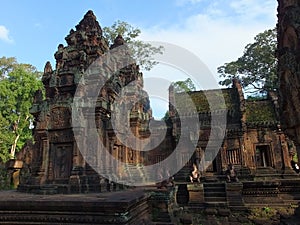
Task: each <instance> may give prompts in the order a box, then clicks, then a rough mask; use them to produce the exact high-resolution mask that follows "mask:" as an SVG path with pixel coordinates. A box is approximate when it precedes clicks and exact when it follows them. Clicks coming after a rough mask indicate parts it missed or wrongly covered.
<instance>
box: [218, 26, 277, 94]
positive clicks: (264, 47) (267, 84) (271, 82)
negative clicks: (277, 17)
mask: <svg viewBox="0 0 300 225" xmlns="http://www.w3.org/2000/svg"><path fill="white" fill-rule="evenodd" d="M276 35H277V32H276V28H274V29H269V30H266V31H264V32H262V33H259V34H258V35H256V36H255V38H254V43H251V44H248V45H246V47H245V50H244V54H243V55H242V56H241V57H239V58H238V59H237V60H236V61H233V62H230V63H225V64H224V65H223V66H220V67H218V73H219V74H220V78H221V79H222V80H221V81H220V82H219V84H221V85H224V86H229V85H231V83H232V79H233V78H238V79H239V80H240V81H241V84H242V86H243V87H244V88H245V89H247V90H246V91H247V92H252V93H258V92H260V93H267V92H268V91H270V90H273V91H274V90H276V89H277V88H278V78H277V59H276V55H275V51H276V48H277V39H276Z"/></svg>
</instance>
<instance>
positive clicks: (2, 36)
mask: <svg viewBox="0 0 300 225" xmlns="http://www.w3.org/2000/svg"><path fill="white" fill-rule="evenodd" d="M0 40H2V41H5V42H8V43H12V42H13V39H11V38H10V37H9V30H8V29H7V28H6V27H5V26H3V25H0Z"/></svg>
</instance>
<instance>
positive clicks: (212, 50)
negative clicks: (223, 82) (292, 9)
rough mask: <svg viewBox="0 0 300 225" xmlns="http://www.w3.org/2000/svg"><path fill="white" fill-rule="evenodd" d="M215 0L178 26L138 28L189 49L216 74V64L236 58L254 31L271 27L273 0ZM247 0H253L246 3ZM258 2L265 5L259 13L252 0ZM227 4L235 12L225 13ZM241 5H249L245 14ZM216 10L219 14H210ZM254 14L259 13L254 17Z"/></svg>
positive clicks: (148, 36) (147, 36) (153, 37)
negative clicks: (231, 13)
mask: <svg viewBox="0 0 300 225" xmlns="http://www.w3.org/2000/svg"><path fill="white" fill-rule="evenodd" d="M216 2H217V1H215V2H214V6H215V7H214V8H213V7H211V6H208V7H207V11H206V12H207V13H205V14H197V15H191V16H190V17H189V18H186V20H185V21H184V22H183V23H182V24H181V25H180V26H176V27H169V28H166V27H164V28H157V27H156V28H149V29H142V30H143V32H142V36H141V38H142V39H144V40H149V41H165V42H170V43H173V44H176V45H179V46H181V47H184V48H186V49H188V50H190V51H191V52H193V53H194V54H196V55H197V56H198V57H199V58H200V59H201V60H202V61H203V62H204V63H205V64H206V65H207V66H208V67H209V69H210V70H211V71H212V73H214V74H215V75H216V77H217V72H216V70H217V67H219V66H221V65H223V64H224V63H225V62H230V61H233V60H236V59H237V58H238V57H239V56H241V55H242V54H243V50H244V47H245V46H246V45H247V44H248V43H251V42H253V40H254V39H253V38H254V37H255V35H257V34H258V33H260V32H263V31H264V30H266V29H269V28H273V27H275V24H276V13H275V11H276V6H277V5H276V2H275V3H274V1H273V0H272V2H273V5H270V1H269V0H265V2H267V3H261V1H259V0H251V1H250V0H242V1H241V0H232V1H231V2H230V5H227V9H226V10H225V9H224V8H225V7H226V6H225V3H223V5H221V4H216ZM238 2H241V3H238ZM251 2H252V3H253V4H250V3H251ZM259 2H260V3H261V4H263V5H268V7H265V8H264V10H265V12H263V13H262V12H261V10H260V9H258V8H257V7H256V5H255V3H256V4H257V5H258V6H259V4H258V3H259ZM239 4H240V5H239ZM271 6H272V7H271ZM222 7H223V8H222ZM228 7H231V8H233V9H234V10H235V12H238V13H239V16H238V17H236V15H235V16H233V15H228V14H229V9H228ZM245 8H248V9H249V14H246V9H245ZM239 10H240V11H239ZM242 12H244V13H245V14H243V13H242ZM216 14H218V15H222V16H219V17H218V16H213V15H216ZM254 15H256V16H255V17H257V15H261V17H260V18H259V19H254V18H253V16H254Z"/></svg>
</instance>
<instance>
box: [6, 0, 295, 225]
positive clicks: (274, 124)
mask: <svg viewBox="0 0 300 225" xmlns="http://www.w3.org/2000/svg"><path fill="white" fill-rule="evenodd" d="M296 2H297V1H279V8H278V17H279V24H278V31H279V35H278V36H279V44H278V56H279V73H280V79H281V83H280V84H281V86H280V90H281V93H280V95H279V96H278V95H277V94H276V93H272V92H270V93H268V96H267V98H265V99H260V100H259V99H256V100H255V99H252V100H251V99H245V96H244V94H243V90H242V87H241V84H240V83H239V81H238V80H233V82H232V87H231V88H226V89H219V90H201V91H193V92H188V93H178V92H175V91H174V88H173V87H172V86H170V88H169V103H170V104H169V115H170V117H169V119H168V121H167V123H166V124H167V125H166V124H165V121H155V120H154V119H153V118H152V110H151V107H150V100H149V97H148V95H147V93H146V92H145V91H144V90H143V74H142V73H141V72H140V70H139V66H138V65H136V64H135V63H134V61H133V60H132V58H131V56H130V50H129V49H128V48H126V46H125V41H124V40H123V38H122V37H121V36H120V35H119V36H117V37H116V39H115V41H114V43H113V44H112V45H111V46H108V44H107V41H106V40H105V39H104V38H103V35H102V29H101V27H100V25H99V23H98V22H97V20H96V17H95V15H94V14H93V12H92V11H88V12H87V13H86V15H85V16H84V18H83V19H82V20H81V21H80V22H79V24H78V25H77V26H76V29H75V30H73V29H72V30H71V31H70V33H69V35H67V37H66V38H65V40H66V42H67V45H66V46H64V45H62V44H59V45H58V49H57V51H56V52H55V54H54V57H55V60H56V65H55V68H54V69H53V68H52V66H51V64H50V62H47V63H46V65H45V69H44V74H43V77H42V82H43V84H44V87H45V96H43V93H42V91H38V92H37V93H36V95H35V100H34V104H33V107H32V109H31V113H32V114H33V115H34V118H35V120H34V143H33V144H32V145H28V146H27V147H26V148H24V150H23V152H21V153H22V154H19V159H20V160H22V161H23V168H22V169H21V177H20V184H19V186H18V191H20V192H28V193H38V194H58V193H63V194H67V193H68V194H72V193H100V192H110V191H117V190H120V189H122V190H124V189H126V188H129V187H130V184H129V183H128V182H126V180H128V179H129V180H131V181H133V184H135V183H144V184H145V185H149V186H147V188H149V187H150V188H152V189H151V191H152V192H151V193H150V194H149V195H148V194H145V192H144V191H145V190H143V191H142V192H140V189H139V190H138V191H137V192H126V191H124V193H127V194H125V195H126V196H127V199H125V200H124V199H123V197H122V194H118V198H119V199H118V201H115V200H114V199H113V201H112V202H113V203H114V204H111V205H110V204H109V202H106V199H104V200H103V202H106V204H107V205H105V204H104V205H103V206H102V208H101V207H100V208H99V210H100V211H99V213H100V214H101V213H102V214H101V218H99V221H102V222H103V221H104V222H103V223H100V222H99V224H141V223H140V221H141V220H139V219H142V218H140V217H138V216H136V215H141V217H143V216H144V215H146V214H147V213H148V212H149V211H148V210H149V209H148V206H147V204H149V205H150V211H151V213H152V216H153V218H154V217H155V218H154V219H153V218H152V219H153V220H154V221H155V222H157V223H159V222H163V224H172V223H171V222H170V217H169V216H170V214H171V213H170V212H169V211H168V210H169V208H170V207H169V206H170V205H172V204H173V205H172V206H174V204H175V205H176V206H180V207H182V208H183V207H184V209H188V211H189V210H190V212H192V211H194V212H198V210H203V211H201V212H203V215H205V216H207V218H210V219H211V218H212V217H215V215H217V216H221V217H226V218H227V219H228V218H229V217H230V215H231V214H232V213H231V212H234V211H239V212H240V211H246V210H247V209H248V208H251V207H254V206H259V207H260V206H261V205H262V204H263V205H265V206H278V205H280V206H286V207H287V206H289V205H292V204H297V203H298V202H299V201H300V179H299V174H297V173H296V172H295V171H294V170H293V168H292V165H291V160H292V159H293V158H294V156H295V154H296V152H297V150H298V155H299V148H298V146H299V143H300V140H299V138H298V136H299V127H300V126H299V121H300V120H298V119H297V118H298V114H299V113H298V111H299V109H298V108H297V107H298V106H297V102H298V100H299V99H297V96H298V92H297V90H299V82H298V76H297V71H298V70H299V66H298V64H299V62H298V61H297V60H299V59H298V58H299V57H298V55H297V54H298V53H297V54H296V53H295V52H298V51H299V46H298V39H297V38H298V33H297V32H298V30H297V29H296V28H297V23H296V22H295V21H297V19H298V16H297V12H298V11H299V3H296ZM120 46H121V47H122V46H124V48H121V50H122V51H120V52H119V54H118V55H117V56H116V57H112V58H105V57H108V56H107V54H106V53H107V52H109V51H110V50H113V49H115V50H116V51H118V49H119V47H120ZM297 57H298V58H297ZM108 59H109V60H108ZM124 59H126V60H128V61H129V63H125V66H123V67H122V66H121V65H122V63H124ZM126 60H125V61H126ZM95 62H96V64H97V65H98V66H95V64H94V63H95ZM99 65H100V66H99ZM111 65H113V66H111ZM114 67H121V69H120V70H118V71H115V70H114ZM108 74H111V76H107V75H108ZM99 80H101V81H105V82H103V85H102V86H100V88H99V87H98V86H97V85H99V82H98V81H99ZM132 84H134V86H130V85H132ZM128 86H129V89H128ZM93 88H95V90H96V91H97V92H96V93H97V95H96V96H91V95H90V93H91V92H90V91H91V90H93ZM97 88H98V89H97ZM126 88H127V89H126ZM124 89H126V90H127V92H126V93H125V95H124V92H123V90H124ZM220 93H221V94H222V96H223V98H224V104H223V103H222V104H221V103H220V102H214V103H215V106H214V107H211V105H210V104H209V102H208V100H207V98H213V96H217V95H219V94H220ZM187 96H188V97H189V98H190V99H192V101H193V104H194V105H195V108H196V115H195V112H193V111H192V110H190V109H189V108H188V107H187V105H186V101H185V98H186V97H187ZM93 97H95V99H93ZM122 98H123V100H122ZM76 99H77V100H76ZM78 99H79V101H78ZM91 103H93V107H91ZM127 103H128V105H126V104H127ZM74 105H75V106H76V109H78V111H77V112H76V113H75V111H74ZM120 109H126V110H123V111H122V112H121V114H122V113H123V114H122V116H123V117H122V119H121V120H120V119H118V118H117V117H116V116H115V115H119V114H118V113H120ZM178 109H184V110H178ZM179 111H181V112H183V113H181V114H180V115H179V113H178V112H179ZM74 113H75V114H76V115H77V116H75V117H74ZM222 115H225V120H226V124H225V125H226V126H225V127H224V126H221V125H222V124H220V126H219V127H218V124H214V131H213V129H212V118H213V117H215V118H219V117H221V116H222ZM195 117H196V118H197V121H199V125H200V127H199V129H198V130H197V131H196V132H194V133H191V132H186V131H187V130H188V128H186V127H183V125H182V124H183V121H184V120H185V121H189V120H190V119H192V118H195ZM294 118H296V119H294ZM126 121H128V123H127V122H126ZM89 123H93V124H94V126H95V127H94V130H92V129H91V127H92V128H93V126H91V124H89ZM151 125H154V126H152V128H151ZM166 126H167V127H166ZM116 127H118V128H119V129H117V130H116ZM150 128H151V129H150ZM161 130H164V132H165V136H163V139H162V141H161V143H158V144H157V143H152V142H150V143H148V145H147V146H145V147H147V148H149V149H150V151H136V149H137V148H136V146H137V145H139V144H140V142H138V141H136V142H135V141H134V140H147V138H148V137H149V136H150V135H151V136H152V137H159V136H161ZM94 131H95V132H94ZM129 131H130V133H132V134H133V136H134V138H132V137H131V136H130V138H128V139H126V138H125V139H126V140H125V141H124V140H122V138H121V137H122V135H124V136H127V134H128V133H129ZM222 133H223V134H224V136H223V135H221V134H222ZM286 134H288V135H286ZM120 135H121V136H120ZM92 136H93V137H95V136H96V137H97V139H99V140H100V141H101V143H102V146H100V144H99V142H98V141H94V140H95V139H93V138H92ZM180 139H184V140H186V141H185V142H184V143H185V145H182V143H180ZM78 140H80V141H78ZM214 143H220V144H216V145H214ZM103 147H104V148H105V151H102V150H101V151H99V149H101V148H103ZM175 149H179V150H180V151H179V153H178V154H177V155H176V159H175V160H174V162H172V163H174V165H175V166H178V165H183V166H182V168H181V169H180V170H179V171H177V172H176V174H170V176H172V177H173V179H172V185H173V186H172V187H171V188H173V191H170V189H168V188H169V187H168V186H163V185H162V183H163V182H162V183H161V184H160V186H158V188H157V187H156V185H157V184H154V183H152V184H149V183H147V180H151V179H150V178H152V177H153V174H151V172H152V173H153V171H147V169H146V167H147V166H148V165H153V164H156V163H159V162H160V161H163V160H164V159H166V158H168V157H169V156H170V155H171V154H172V153H173V152H174V151H175ZM191 151H192V153H193V154H190V152H191ZM114 160H118V161H120V162H122V163H123V164H122V165H123V166H121V167H118V166H116V164H115V161H114ZM193 164H197V166H198V167H199V170H200V173H201V177H200V183H191V181H190V179H189V175H190V171H191V168H192V166H193ZM229 164H230V165H233V166H234V167H235V169H236V172H237V177H238V179H237V180H236V182H228V180H226V172H225V171H226V169H227V167H228V165H229ZM124 165H125V166H124ZM174 165H172V166H174ZM99 170H100V171H101V173H99ZM161 170H162V171H163V172H167V171H168V168H161ZM162 171H161V172H162ZM156 172H159V171H155V173H156ZM116 177H117V179H116ZM132 178H134V179H132ZM148 178H149V179H148ZM124 181H125V182H124ZM153 189H154V190H153ZM119 193H120V192H119ZM133 193H138V194H139V196H138V198H137V199H135V200H134V201H133V200H132V196H133V195H134V194H133ZM146 193H147V192H146ZM106 194H107V193H106ZM170 195H173V197H174V196H175V198H174V199H175V200H174V201H175V203H174V202H173V203H172V204H170V201H171V199H173V198H172V197H170ZM65 196H71V195H65ZM75 196H77V195H75ZM78 196H79V195H78ZM80 196H81V197H83V199H84V200H83V201H88V203H91V204H87V206H88V209H87V211H88V212H95V211H94V210H95V208H93V204H94V203H93V201H95V202H97V201H98V200H97V201H96V200H95V199H94V197H95V196H94V197H93V198H90V199H88V200H87V199H85V195H80ZM116 196H117V195H116ZM97 198H98V197H97ZM53 199H54V200H53ZM53 199H49V202H50V203H51V204H53V205H55V206H57V205H59V204H58V203H57V201H56V200H55V197H53ZM91 199H92V200H91ZM47 201H48V200H47ZM126 201H127V202H126ZM38 202H40V200H38ZM66 202H67V203H66V207H65V209H64V210H65V211H64V213H65V214H66V215H64V216H65V217H66V218H67V217H68V216H69V215H70V212H72V213H73V212H74V209H76V210H77V211H76V213H78V215H80V216H78V217H77V219H79V220H78V221H81V220H80V219H82V221H83V222H85V223H86V222H87V221H89V219H91V218H89V217H88V216H87V218H81V217H82V216H84V215H83V213H82V208H80V207H79V206H77V205H76V206H74V205H72V202H71V203H70V204H69V203H68V201H66ZM76 202H80V201H79V200H78V201H76ZM124 202H125V203H124ZM2 203H3V204H2ZM2 203H1V205H3V206H2V209H1V210H2V211H3V212H5V213H8V212H7V211H9V212H10V213H12V212H17V211H18V210H20V208H22V207H20V208H18V207H19V203H18V204H16V203H15V202H12V201H10V203H7V207H8V208H7V207H6V205H5V202H2ZM157 203H159V204H157ZM22 204H23V206H24V207H25V206H26V204H27V199H24V201H22ZM68 204H69V205H68ZM97 204H98V205H99V206H100V205H101V204H102V202H101V203H99V202H98V203H97ZM126 204H127V205H126ZM78 205H80V204H78ZM156 205H158V206H156ZM106 206H110V207H111V208H109V210H108V211H109V213H111V214H110V218H112V219H111V221H110V222H107V221H106V219H107V218H105V215H106V214H105V213H107V212H108V211H105V210H106V209H105V207H106ZM116 206H117V208H118V209H119V208H120V207H121V208H122V207H123V206H124V207H125V206H126V207H127V206H128V207H127V208H126V207H125V208H124V209H123V208H122V210H121V211H118V213H119V214H116V213H115V212H114V207H116ZM9 207H10V208H9ZM174 208H175V207H174ZM31 209H32V210H31ZM53 209H55V211H53V212H52V213H53V215H54V216H53V217H54V218H57V211H56V208H55V207H53ZM38 210H39V208H37V207H36V206H35V205H34V204H33V205H32V206H31V208H30V209H29V210H28V212H29V213H32V211H35V213H37V212H38ZM44 210H45V211H47V210H48V209H47V208H44ZM231 210H232V211H231ZM103 212H104V214H103ZM190 212H188V213H190ZM26 213H27V212H26ZM47 213H48V211H47ZM13 214H14V215H12V217H13V218H14V217H18V214H17V213H13ZM127 214H128V215H130V218H129V219H128V220H126V221H125V220H124V221H125V222H124V221H119V222H118V223H115V221H114V219H116V217H117V218H118V219H119V220H123V219H124V218H123V217H122V216H124V215H127ZM154 214H155V216H154ZM26 215H27V214H26ZM47 215H48V214H47ZM61 215H62V214H61ZM134 215H135V216H136V218H139V219H138V220H137V221H138V222H136V223H135V222H133V221H134ZM187 215H188V216H191V214H187ZM64 216H62V217H61V218H64ZM97 216H99V215H96V217H97ZM205 216H204V217H203V218H202V219H203V221H205V219H207V218H206V217H205ZM6 217H7V216H6V214H4V215H3V216H2V217H1V218H6ZM96 217H95V218H96ZM68 218H69V217H68ZM31 219H32V220H33V219H34V218H31ZM42 220H43V218H40V220H39V221H42ZM279 220H280V218H279ZM82 221H81V222H82ZM128 221H130V222H128ZM182 221H185V220H184V219H183V220H182ZM186 221H187V222H185V223H184V222H182V223H183V224H192V222H191V220H189V219H186ZM189 221H190V222H189ZM203 221H202V222H203ZM235 222H236V223H238V221H235ZM239 222H241V221H239ZM145 224H146V223H145ZM198 224H200V223H198Z"/></svg>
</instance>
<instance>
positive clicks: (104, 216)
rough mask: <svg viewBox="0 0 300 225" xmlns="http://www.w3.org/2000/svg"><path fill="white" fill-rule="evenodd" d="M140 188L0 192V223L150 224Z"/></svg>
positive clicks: (146, 196)
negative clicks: (90, 191) (45, 192)
mask: <svg viewBox="0 0 300 225" xmlns="http://www.w3.org/2000/svg"><path fill="white" fill-rule="evenodd" d="M148 197H149V196H148V195H147V194H145V192H144V191H143V190H138V189H134V190H127V191H122V192H110V193H109V192H108V193H97V194H71V195H63V194H57V195H35V194H26V193H19V192H16V191H3V192H0V224H41V225H45V224H47V225H49V224H72V225H76V224H81V225H82V224H106V225H109V224H122V225H148V224H151V222H150V216H149V209H148V204H147V200H148Z"/></svg>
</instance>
